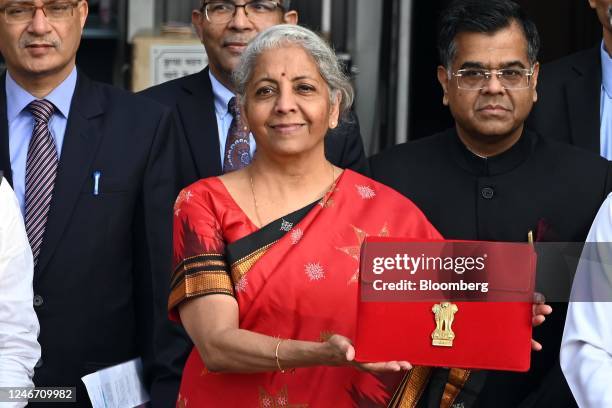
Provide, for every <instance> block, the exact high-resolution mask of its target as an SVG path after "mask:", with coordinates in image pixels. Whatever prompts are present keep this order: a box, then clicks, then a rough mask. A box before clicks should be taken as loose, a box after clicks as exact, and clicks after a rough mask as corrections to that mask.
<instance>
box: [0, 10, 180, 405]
mask: <svg viewBox="0 0 612 408" xmlns="http://www.w3.org/2000/svg"><path fill="white" fill-rule="evenodd" d="M0 14H1V15H0V52H1V53H2V56H3V57H4V59H5V61H6V65H7V71H6V72H5V73H4V74H2V76H0V171H3V172H4V176H5V177H6V179H7V180H8V181H9V182H10V183H11V185H12V186H13V187H14V190H15V192H16V195H17V197H18V201H19V204H20V207H21V211H22V213H23V215H24V218H25V224H26V231H27V235H28V239H29V242H30V245H31V247H32V252H33V255H34V263H35V270H34V308H35V310H36V312H37V315H38V319H39V321H40V327H41V329H40V337H39V342H40V344H41V348H42V357H41V359H40V360H39V361H38V364H37V365H36V370H35V376H34V383H35V385H36V386H39V387H41V386H54V387H57V386H65V387H76V388H77V393H76V397H77V403H76V404H70V406H71V407H87V406H90V403H89V398H88V396H87V394H86V392H85V389H84V387H83V383H82V381H81V377H83V376H84V375H86V374H89V373H92V372H95V371H97V370H100V369H102V368H105V367H109V366H113V365H116V364H120V363H123V362H126V361H128V360H131V359H134V358H137V357H142V358H143V363H144V367H145V375H146V376H147V377H150V376H151V375H152V373H151V361H152V337H153V334H152V332H153V329H152V328H153V319H154V308H153V298H154V290H155V289H157V288H162V293H163V292H164V289H165V288H163V286H164V285H165V281H166V280H167V276H168V273H169V271H170V255H171V254H170V252H171V236H172V232H171V222H172V202H173V200H174V197H175V194H176V191H177V185H176V184H177V181H176V180H175V173H176V172H175V171H174V163H173V157H172V156H173V151H174V149H173V139H172V137H171V136H172V134H171V132H170V129H171V120H172V119H171V113H170V112H169V110H167V109H166V108H164V107H162V106H161V105H158V104H156V103H155V102H153V101H150V100H148V99H146V98H142V97H137V96H134V95H131V94H129V93H126V92H123V91H121V90H118V89H116V88H112V87H110V86H107V85H103V84H100V83H96V82H94V81H91V80H90V79H88V78H87V77H86V76H85V75H84V74H83V73H82V72H80V71H78V70H77V68H76V65H75V56H76V51H77V49H78V46H79V42H80V37H81V33H82V29H83V26H84V24H85V20H86V18H87V14H88V5H87V2H86V1H84V0H80V1H74V2H52V3H49V2H44V3H43V2H42V1H40V0H36V1H33V2H31V3H24V2H13V1H8V0H0ZM160 281H163V283H162V284H161V285H160V283H159V282H160ZM161 296H163V294H162V295H161ZM126 392H129V391H126ZM37 406H44V404H38V405H37ZM52 406H59V405H57V404H56V405H52Z"/></svg>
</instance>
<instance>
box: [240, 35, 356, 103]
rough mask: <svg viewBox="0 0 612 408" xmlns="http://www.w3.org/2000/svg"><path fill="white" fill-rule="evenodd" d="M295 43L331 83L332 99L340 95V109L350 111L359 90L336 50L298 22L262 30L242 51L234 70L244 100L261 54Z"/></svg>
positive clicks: (329, 84)
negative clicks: (343, 66)
mask: <svg viewBox="0 0 612 408" xmlns="http://www.w3.org/2000/svg"><path fill="white" fill-rule="evenodd" d="M291 45H297V46H299V47H301V48H303V49H304V51H306V52H307V53H308V54H309V55H310V56H311V57H312V58H313V59H314V61H315V64H316V65H317V68H318V69H319V74H320V75H321V77H322V78H323V80H324V81H325V82H326V83H327V87H328V90H329V99H330V103H331V104H333V103H334V102H335V100H336V98H337V96H338V95H340V96H341V100H340V113H346V112H347V111H348V110H349V109H350V107H351V106H352V105H353V100H354V99H355V92H354V91H353V86H352V85H351V82H350V80H349V78H348V76H347V75H346V74H345V73H344V71H343V69H342V65H341V63H340V61H338V58H337V57H336V54H335V53H334V50H332V48H331V47H330V46H329V45H328V44H327V43H326V42H325V40H323V39H322V38H321V37H319V36H318V35H317V34H315V33H314V32H312V31H310V30H309V29H307V28H304V27H300V26H298V25H295V24H281V25H276V26H273V27H271V28H269V29H267V30H265V31H263V32H261V33H260V34H259V35H258V36H257V37H255V39H253V41H251V43H250V44H249V45H248V47H247V48H246V50H245V51H244V52H243V53H242V57H241V59H240V64H239V65H238V68H236V70H235V71H234V74H233V81H234V87H235V89H236V94H237V95H238V98H239V99H240V100H241V102H242V103H244V100H245V97H246V88H247V85H248V83H249V81H250V80H251V77H252V75H253V70H254V68H255V64H256V63H257V58H258V57H259V56H260V55H261V54H262V53H264V52H265V51H269V50H275V49H279V48H283V47H286V46H291Z"/></svg>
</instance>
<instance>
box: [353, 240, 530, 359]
mask: <svg viewBox="0 0 612 408" xmlns="http://www.w3.org/2000/svg"><path fill="white" fill-rule="evenodd" d="M457 242H459V243H460V245H468V246H469V245H475V246H476V247H479V248H482V247H483V245H484V248H488V250H487V253H488V254H489V259H490V261H491V262H490V263H491V267H490V268H488V269H487V270H486V271H485V272H486V275H487V277H488V278H490V287H489V290H488V292H487V293H486V295H485V296H476V297H475V298H474V299H475V300H474V301H472V300H470V299H468V300H467V301H466V300H465V297H464V298H459V299H457V298H452V295H449V293H448V292H444V295H441V293H442V292H438V293H437V294H436V296H434V297H431V299H430V298H427V297H423V295H422V293H417V292H414V293H412V292H409V291H407V292H404V293H403V294H402V300H398V298H397V296H396V297H395V298H393V299H392V300H389V301H385V297H384V296H383V295H380V293H377V294H376V296H379V298H378V300H376V301H371V297H370V298H369V299H370V300H369V301H365V300H364V298H368V296H367V294H366V293H365V292H367V291H368V290H371V284H372V280H373V279H377V278H379V277H381V276H382V275H373V274H372V272H371V264H370V261H371V260H372V259H373V257H379V256H380V254H381V251H383V252H384V251H385V249H384V248H392V252H398V253H399V252H401V248H402V245H404V244H406V245H409V246H410V245H412V246H410V248H409V250H410V251H413V252H414V246H413V245H414V244H415V243H414V241H411V240H402V239H401V238H384V239H381V238H373V239H370V238H368V239H367V240H366V241H365V242H364V246H363V248H362V253H361V269H360V275H361V280H360V299H359V308H358V319H357V320H358V323H357V334H356V339H355V351H356V360H357V361H360V362H376V361H393V360H405V361H408V362H410V363H411V364H413V365H421V366H437V367H458V368H473V369H489V370H507V371H528V370H529V366H530V356H531V329H532V326H531V319H532V302H531V301H528V299H532V298H533V290H534V284H535V266H536V255H535V251H534V250H533V248H532V247H531V246H530V245H527V244H520V243H481V242H478V243H476V242H469V241H452V242H451V241H445V243H444V245H449V243H457ZM407 243H410V244H407ZM427 251H430V250H429V249H428V250H423V251H422V252H423V253H425V254H427ZM445 251H446V252H448V250H447V249H445ZM461 251H464V250H463V249H462V250H459V251H458V252H461ZM387 252H388V251H387ZM430 252H431V251H430ZM464 252H465V251H464ZM493 258H494V259H493ZM368 268H369V269H368ZM419 273H421V272H419ZM418 275H419V274H418V273H417V274H415V275H413V276H412V278H413V279H418V278H419V276H418ZM466 275H467V272H466V273H465V274H464V275H462V278H463V277H466V278H467V276H466ZM390 276H393V275H390ZM397 276H399V275H397ZM423 276H424V275H423V274H422V276H421V277H423ZM429 276H430V277H431V275H429ZM442 277H443V279H441V280H442V281H445V279H446V278H448V275H443V276H442ZM487 277H485V279H487ZM482 278H483V275H482V273H481V274H480V275H479V277H478V279H482ZM453 279H454V278H453ZM441 297H446V298H441ZM483 299H484V300H486V301H483ZM515 300H517V301H515ZM518 300H520V301H518ZM445 301H448V302H449V304H450V305H447V306H446V307H449V308H455V313H454V315H453V317H452V318H451V320H452V322H451V331H452V333H453V334H454V338H453V339H452V346H448V345H446V346H441V345H433V344H432V343H433V342H434V341H433V340H434V339H433V336H434V332H436V333H437V336H439V333H440V332H439V331H436V314H435V313H434V311H433V310H432V309H433V308H434V306H435V305H440V304H441V303H442V302H445ZM436 310H437V311H440V308H439V307H438V309H436ZM438 317H439V322H442V321H443V320H444V319H443V317H444V315H443V314H440V315H439V316H438ZM446 324H448V319H447V320H446ZM441 327H442V328H444V323H441ZM447 333H448V332H447ZM437 338H439V337H437ZM447 342H448V341H447Z"/></svg>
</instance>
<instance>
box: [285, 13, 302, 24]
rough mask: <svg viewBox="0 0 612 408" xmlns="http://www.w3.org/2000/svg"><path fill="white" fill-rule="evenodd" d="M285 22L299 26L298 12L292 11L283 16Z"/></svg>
mask: <svg viewBox="0 0 612 408" xmlns="http://www.w3.org/2000/svg"><path fill="white" fill-rule="evenodd" d="M283 22H284V23H285V24H297V23H298V12H297V11H295V10H290V11H288V12H286V13H285V14H284V15H283Z"/></svg>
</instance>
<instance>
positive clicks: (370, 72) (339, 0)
mask: <svg viewBox="0 0 612 408" xmlns="http://www.w3.org/2000/svg"><path fill="white" fill-rule="evenodd" d="M88 1H89V5H90V16H89V19H88V22H87V26H86V29H85V31H84V33H83V41H82V45H81V48H80V51H79V54H78V64H79V66H80V68H81V69H82V70H83V71H84V72H86V73H87V74H88V75H89V76H91V77H93V78H95V79H98V80H101V81H104V82H108V83H113V84H115V85H117V86H120V87H124V88H126V89H132V90H140V89H142V88H145V87H147V86H150V85H151V84H153V83H157V82H160V81H163V80H168V79H172V78H174V77H176V76H180V75H182V74H186V73H189V72H193V71H194V70H199V69H201V67H202V66H204V65H205V63H206V58H205V55H204V53H203V48H202V47H201V46H200V45H199V43H198V41H197V39H196V38H195V37H193V36H192V33H191V28H190V25H189V22H190V18H191V10H192V9H193V8H197V7H198V4H199V0H88ZM517 1H518V2H519V3H521V4H522V5H523V6H524V7H525V9H526V10H527V11H528V13H529V14H530V15H531V17H532V18H533V19H534V20H535V22H536V24H537V25H538V28H539V30H540V33H541V36H542V42H543V48H542V52H541V55H540V61H542V62H547V61H550V60H553V59H556V58H559V57H562V56H565V55H568V54H570V53H573V52H575V51H578V50H581V49H585V48H589V47H592V46H595V45H596V44H598V42H599V41H600V40H601V26H600V25H599V22H598V21H597V19H596V16H595V13H594V12H593V11H592V10H591V9H590V8H589V6H588V2H587V1H586V0H538V1H534V0H531V1H529V0H517ZM448 2H449V0H427V1H425V0H420V1H416V0H293V1H292V6H293V7H295V8H296V9H297V10H298V12H299V15H300V23H301V24H303V25H305V26H307V27H309V28H312V29H314V30H316V31H318V32H320V33H321V34H322V35H323V36H325V37H326V38H328V39H329V40H330V41H331V43H332V44H333V45H334V47H335V49H336V51H337V52H338V53H339V54H340V55H341V56H342V58H343V60H345V62H346V65H347V69H348V70H349V72H350V73H351V75H352V76H353V78H354V84H355V88H356V90H357V100H356V103H355V109H356V111H357V114H358V116H359V120H360V124H361V130H362V136H363V137H364V142H365V144H366V149H367V151H368V153H374V152H376V151H378V150H380V149H384V148H385V147H387V146H389V145H393V144H395V143H398V142H402V141H405V140H409V139H416V138H420V137H424V136H427V135H429V134H431V133H433V132H436V131H439V130H442V129H444V128H446V127H448V126H449V125H450V124H451V119H450V115H449V114H448V112H447V110H446V108H444V107H443V106H442V103H441V101H442V93H441V91H440V87H439V85H438V83H437V81H436V74H435V70H436V66H437V53H436V24H435V23H436V20H437V16H438V15H439V13H440V11H441V10H442V8H443V7H444V6H445V5H446V4H447V3H448ZM0 64H1V60H0Z"/></svg>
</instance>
